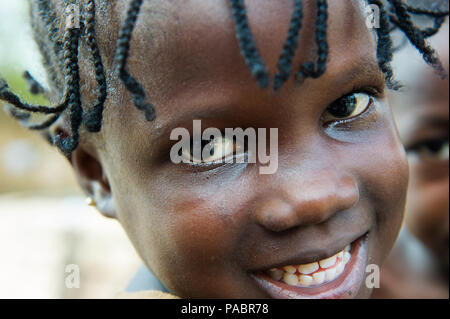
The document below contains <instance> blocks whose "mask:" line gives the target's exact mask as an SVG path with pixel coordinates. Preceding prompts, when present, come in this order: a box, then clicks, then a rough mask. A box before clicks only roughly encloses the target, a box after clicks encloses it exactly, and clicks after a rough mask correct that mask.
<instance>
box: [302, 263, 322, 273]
mask: <svg viewBox="0 0 450 319" xmlns="http://www.w3.org/2000/svg"><path fill="white" fill-rule="evenodd" d="M318 269H319V263H317V262H313V263H310V264H305V265H300V266H298V271H299V272H301V273H302V274H305V275H309V274H312V273H313V272H315V271H317V270H318Z"/></svg>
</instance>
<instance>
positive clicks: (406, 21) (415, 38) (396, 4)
mask: <svg viewBox="0 0 450 319" xmlns="http://www.w3.org/2000/svg"><path fill="white" fill-rule="evenodd" d="M388 2H389V3H390V4H391V5H392V7H393V13H394V14H391V15H390V16H389V18H390V21H391V22H392V23H394V24H395V25H396V26H398V28H399V29H400V30H402V31H403V33H404V34H405V35H406V37H407V38H408V39H409V41H410V42H411V44H412V45H414V46H415V47H416V48H417V49H418V50H419V52H420V53H421V54H422V56H423V59H424V60H425V62H427V63H428V64H430V65H431V66H432V67H433V68H435V69H436V70H437V71H438V72H439V73H440V74H441V76H444V75H445V71H444V68H443V66H442V64H441V62H440V61H439V59H438V57H437V56H436V53H435V51H434V50H433V49H432V48H431V47H430V46H429V45H428V44H427V43H426V40H425V36H426V35H425V34H424V33H423V31H422V30H420V29H419V28H418V27H416V26H415V25H414V24H413V22H412V20H411V16H410V15H409V14H408V8H407V6H406V5H405V4H404V3H403V2H402V1H401V0H388ZM433 32H434V31H433ZM433 32H431V33H433Z"/></svg>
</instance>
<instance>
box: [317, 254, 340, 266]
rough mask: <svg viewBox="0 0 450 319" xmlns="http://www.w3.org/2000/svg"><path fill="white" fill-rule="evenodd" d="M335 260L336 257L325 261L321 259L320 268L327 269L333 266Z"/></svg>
mask: <svg viewBox="0 0 450 319" xmlns="http://www.w3.org/2000/svg"><path fill="white" fill-rule="evenodd" d="M336 258H337V255H334V256H331V257H328V258H326V259H322V260H321V261H319V264H320V267H322V268H329V267H331V266H334V264H336Z"/></svg>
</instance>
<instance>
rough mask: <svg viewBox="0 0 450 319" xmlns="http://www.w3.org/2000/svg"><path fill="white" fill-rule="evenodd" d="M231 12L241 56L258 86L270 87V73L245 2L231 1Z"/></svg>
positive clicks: (239, 0) (241, 0)
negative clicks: (251, 27)
mask: <svg viewBox="0 0 450 319" xmlns="http://www.w3.org/2000/svg"><path fill="white" fill-rule="evenodd" d="M230 5H231V11H232V15H233V19H234V22H235V26H236V37H237V39H238V41H239V45H240V47H241V54H242V56H243V57H244V59H245V63H246V64H247V66H248V67H249V69H250V72H251V73H252V75H253V76H254V77H255V79H256V81H257V82H258V85H259V86H260V87H261V88H265V87H267V86H268V85H269V81H270V80H269V73H268V72H267V69H266V66H265V65H264V62H263V60H262V59H261V57H260V55H259V52H258V50H257V48H256V45H255V42H254V40H253V35H252V33H251V31H250V26H249V24H248V19H247V12H246V8H245V4H244V1H243V0H230Z"/></svg>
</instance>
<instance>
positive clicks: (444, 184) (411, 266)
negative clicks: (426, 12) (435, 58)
mask: <svg viewBox="0 0 450 319" xmlns="http://www.w3.org/2000/svg"><path fill="white" fill-rule="evenodd" d="M448 28H449V26H448V23H446V24H445V25H444V26H443V28H442V30H441V31H440V32H439V33H438V34H437V35H435V36H434V37H433V38H431V40H430V42H431V44H432V45H433V46H434V47H435V48H436V50H437V51H438V52H439V55H440V58H441V60H442V62H443V64H444V67H445V68H446V70H447V71H448V62H449V43H448V36H449V33H448V32H449V29H448ZM413 57H415V59H414V58H413ZM394 61H395V64H394V65H395V71H396V77H397V79H399V80H401V82H402V84H403V85H404V86H405V89H404V90H403V92H402V93H394V94H392V96H391V105H392V107H393V110H394V115H395V119H396V121H397V123H398V128H399V130H400V135H401V139H402V141H403V143H404V145H405V149H406V151H407V154H408V160H409V164H410V181H409V190H408V200H407V205H406V216H405V226H404V227H403V230H402V232H401V233H400V236H399V240H398V242H397V244H396V246H395V248H394V250H393V252H392V254H391V256H390V257H389V259H388V261H387V262H386V264H385V266H384V267H383V269H382V275H381V285H380V286H381V287H380V289H378V290H376V291H375V292H374V297H378V298H448V296H449V294H448V284H449V282H448V270H449V267H448V266H449V255H448V250H449V236H448V228H449V195H448V192H449V146H448V135H449V133H448V129H449V90H448V89H449V82H448V81H449V80H448V77H447V78H445V79H441V78H440V77H439V75H437V74H436V73H434V72H433V71H430V70H428V69H427V68H426V65H425V64H424V63H423V62H422V61H421V58H420V56H419V55H417V54H416V53H415V52H414V50H412V49H411V48H405V49H403V50H402V51H401V52H399V53H398V56H396V58H395V60H394Z"/></svg>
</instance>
